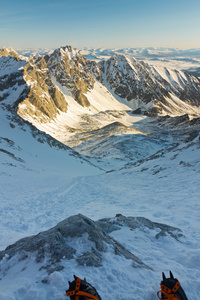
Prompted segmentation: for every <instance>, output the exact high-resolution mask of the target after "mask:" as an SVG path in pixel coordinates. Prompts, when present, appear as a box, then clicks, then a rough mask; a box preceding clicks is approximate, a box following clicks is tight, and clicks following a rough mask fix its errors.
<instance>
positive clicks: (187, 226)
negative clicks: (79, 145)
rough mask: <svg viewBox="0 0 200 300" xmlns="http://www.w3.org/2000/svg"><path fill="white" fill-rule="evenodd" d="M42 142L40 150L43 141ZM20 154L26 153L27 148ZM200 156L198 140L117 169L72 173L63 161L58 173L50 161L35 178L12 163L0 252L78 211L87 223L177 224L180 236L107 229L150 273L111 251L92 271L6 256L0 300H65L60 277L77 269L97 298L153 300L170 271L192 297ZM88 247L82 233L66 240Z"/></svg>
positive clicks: (199, 254) (198, 256) (198, 257)
mask: <svg viewBox="0 0 200 300" xmlns="http://www.w3.org/2000/svg"><path fill="white" fill-rule="evenodd" d="M9 130H10V131H11V129H9ZM12 130H14V129H12ZM8 132H9V131H8ZM31 145H32V146H34V145H33V144H31ZM43 147H45V149H47V147H46V146H45V145H43ZM32 149H33V148H32ZM36 149H38V148H36ZM38 150H39V149H38ZM40 150H41V149H40ZM32 151H33V150H32ZM22 153H23V154H26V155H25V157H27V155H28V154H27V152H25V153H24V151H23V152H22V151H21V154H22ZM15 154H16V152H15ZM37 154H38V155H39V153H37ZM60 155H61V153H60V151H59V156H60ZM18 156H19V155H18ZM39 157H41V156H40V155H39ZM52 157H53V158H55V156H52ZM199 157H200V156H199V140H198V138H196V139H195V140H193V141H192V142H190V143H183V144H182V143H181V144H180V145H179V146H178V147H174V148H172V149H171V150H166V151H165V150H164V151H161V152H159V153H158V154H157V155H154V156H152V157H150V158H149V159H145V160H144V161H140V162H138V163H136V164H131V162H130V163H129V164H127V166H126V168H123V169H122V170H120V171H118V172H112V173H101V174H98V175H95V174H94V173H93V175H92V176H86V174H82V176H75V174H74V176H71V169H70V174H69V169H68V168H67V166H66V168H63V169H61V170H62V172H61V170H58V169H57V167H58V165H57V164H52V165H51V172H50V171H49V169H46V172H45V171H43V172H42V171H40V170H41V169H40V168H39V167H38V166H37V168H39V173H37V176H35V174H34V171H30V170H29V176H28V177H27V172H28V171H24V170H23V172H22V171H20V170H19V169H16V168H15V171H13V173H11V172H10V173H9V175H11V176H5V174H4V176H2V179H3V180H4V181H3V185H1V195H2V196H1V199H4V200H5V201H3V202H1V216H2V219H1V220H2V221H1V234H2V238H1V241H3V243H2V249H3V248H4V247H5V246H6V245H8V244H10V243H11V242H12V241H14V240H16V239H18V238H19V237H22V236H28V235H30V234H36V233H38V232H39V231H41V230H44V229H48V228H50V227H52V226H55V225H56V224H57V223H58V222H59V221H61V220H63V219H65V218H66V217H68V216H71V215H74V214H77V213H82V214H84V215H86V216H88V217H90V218H92V219H94V220H98V219H99V218H105V217H111V218H113V217H114V216H115V214H116V213H122V214H124V215H126V216H142V217H146V218H149V219H150V220H153V221H156V222H161V223H166V224H169V225H171V226H174V227H176V228H180V229H181V231H182V234H183V236H180V238H179V240H176V239H174V238H172V237H170V236H169V235H166V236H165V235H164V236H162V235H161V236H160V237H159V238H157V239H156V238H155V235H156V234H158V233H159V231H157V230H150V229H148V228H146V227H144V228H139V229H137V230H130V228H129V227H127V226H125V225H124V226H122V227H121V230H119V231H116V232H113V233H112V234H111V236H113V237H114V238H115V239H116V240H117V241H119V242H121V243H122V244H123V245H124V246H125V247H126V248H127V249H129V250H130V251H132V252H133V253H134V254H135V255H137V256H138V257H139V258H140V259H141V260H142V261H143V262H144V263H145V264H147V265H149V266H150V267H151V268H152V269H153V270H148V269H142V268H140V269H138V268H133V267H132V266H131V262H130V261H127V260H125V259H124V258H123V257H121V256H115V255H114V256H113V252H112V250H111V249H109V250H108V252H107V253H105V255H104V256H103V261H102V266H100V267H98V268H96V267H88V266H78V265H77V263H76V261H75V260H73V259H72V260H69V261H68V260H63V261H62V266H64V269H62V268H61V269H60V270H59V268H58V269H55V270H54V272H52V273H51V274H48V273H47V272H46V270H45V269H41V270H40V267H41V266H42V265H41V264H40V263H35V261H34V257H32V259H31V260H30V261H29V263H28V264H27V262H26V260H21V261H20V262H19V263H17V261H18V259H17V257H16V258H15V260H11V261H9V257H5V258H4V260H3V261H2V262H1V269H2V272H3V271H5V268H8V267H9V268H10V269H8V270H7V271H6V274H7V275H5V273H2V275H1V277H3V278H2V280H1V281H0V286H1V292H0V299H2V300H7V299H15V300H19V299H27V298H28V299H35V298H36V299H50V300H53V299H65V297H66V296H65V290H66V289H67V287H68V284H67V282H68V280H72V276H73V274H76V275H77V276H80V277H81V278H84V277H86V278H87V280H88V281H89V282H90V283H91V284H93V285H94V286H95V287H96V289H97V290H98V292H99V294H100V295H101V297H102V299H109V298H110V297H111V295H112V297H114V298H115V299H117V300H122V299H128V300H133V299H137V300H139V299H144V298H145V299H149V300H153V299H156V292H157V291H158V290H159V288H160V287H159V282H160V280H161V272H162V271H165V272H166V273H168V270H172V271H173V273H174V275H175V276H176V277H178V279H179V280H180V282H181V284H182V286H183V288H184V290H185V292H186V294H187V296H188V299H194V300H198V297H199V280H198V279H199V275H200V271H199V267H198V266H199V261H200V251H199V250H200V244H199V240H200V232H199V225H200V224H199V209H200V207H199V196H200V190H199V176H200V173H199V170H200V160H199ZM72 158H73V157H72ZM35 159H36V158H35ZM42 161H43V160H42ZM62 163H63V164H64V160H63V157H62ZM46 168H47V166H46ZM49 168H50V167H49ZM59 168H61V166H59ZM83 169H84V168H83ZM83 169H82V170H83ZM8 170H9V168H8ZM8 170H7V171H8ZM79 170H80V172H81V169H79ZM90 171H91V170H90ZM90 174H91V173H90V172H87V175H90ZM55 175H56V176H55ZM79 175H81V173H80V174H79ZM19 176H20V178H19ZM22 176H23V177H22ZM25 176H26V177H25ZM22 178H23V181H22ZM5 179H6V180H5ZM31 179H32V180H31ZM19 181H22V184H19ZM1 182H2V181H1ZM13 202H14V203H17V205H13ZM191 216H192V218H191ZM90 244H91V241H88V240H87V239H86V238H85V237H83V240H79V239H77V240H76V241H73V246H74V247H77V249H79V253H81V252H80V251H82V250H81V249H87V247H90ZM84 247H86V248H84ZM141 282H142V284H141ZM144 284H145V288H144Z"/></svg>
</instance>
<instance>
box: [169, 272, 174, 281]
mask: <svg viewBox="0 0 200 300" xmlns="http://www.w3.org/2000/svg"><path fill="white" fill-rule="evenodd" d="M169 275H170V278H171V279H174V276H173V274H172V272H171V271H169Z"/></svg>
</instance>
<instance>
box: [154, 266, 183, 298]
mask: <svg viewBox="0 0 200 300" xmlns="http://www.w3.org/2000/svg"><path fill="white" fill-rule="evenodd" d="M169 274H170V277H169V278H166V276H165V274H164V273H162V277H163V280H162V281H161V283H160V287H161V290H160V291H158V292H157V296H158V298H159V299H166V300H188V298H187V296H186V294H185V292H184V290H183V288H182V287H181V284H180V282H179V281H178V279H176V278H174V276H173V274H172V272H171V271H170V272H169ZM160 294H161V297H160Z"/></svg>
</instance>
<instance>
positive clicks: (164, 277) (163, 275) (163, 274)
mask: <svg viewBox="0 0 200 300" xmlns="http://www.w3.org/2000/svg"><path fill="white" fill-rule="evenodd" d="M162 278H163V280H165V279H166V276H165V273H164V272H162Z"/></svg>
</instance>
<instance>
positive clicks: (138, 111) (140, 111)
mask: <svg viewBox="0 0 200 300" xmlns="http://www.w3.org/2000/svg"><path fill="white" fill-rule="evenodd" d="M132 114H133V115H145V116H148V114H149V112H148V111H147V110H146V109H145V108H141V107H139V108H138V109H135V110H133V111H132Z"/></svg>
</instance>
